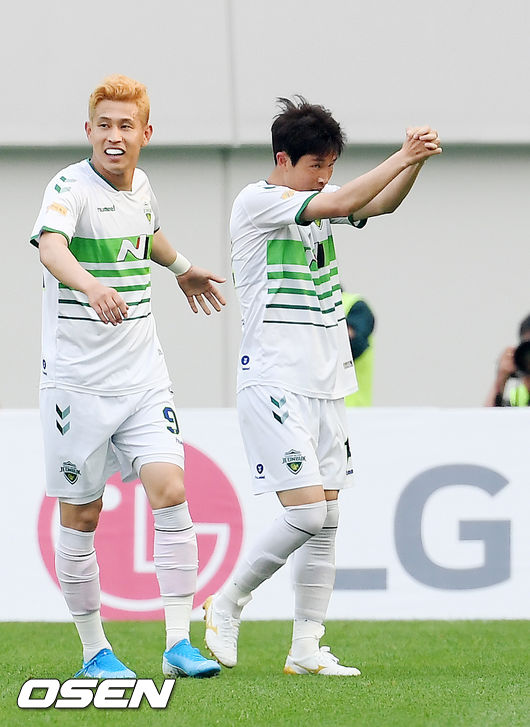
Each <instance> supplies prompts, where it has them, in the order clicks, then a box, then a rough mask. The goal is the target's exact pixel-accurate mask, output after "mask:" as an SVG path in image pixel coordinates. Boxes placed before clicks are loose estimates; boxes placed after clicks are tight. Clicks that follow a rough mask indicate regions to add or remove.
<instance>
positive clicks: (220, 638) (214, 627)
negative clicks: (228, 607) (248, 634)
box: [203, 596, 241, 668]
mask: <svg viewBox="0 0 530 727" xmlns="http://www.w3.org/2000/svg"><path fill="white" fill-rule="evenodd" d="M203 609H204V620H205V621H206V632H205V634H204V641H205V643H206V646H207V647H208V649H209V650H210V652H211V654H212V656H214V657H215V658H216V659H217V661H218V662H219V663H220V664H222V665H223V666H227V667H229V668H230V667H233V666H235V665H236V664H237V639H238V636H239V624H240V623H241V620H240V619H238V618H234V617H233V616H231V615H230V614H229V613H227V612H226V611H221V610H219V609H216V608H215V596H208V598H207V599H206V601H205V602H204V605H203Z"/></svg>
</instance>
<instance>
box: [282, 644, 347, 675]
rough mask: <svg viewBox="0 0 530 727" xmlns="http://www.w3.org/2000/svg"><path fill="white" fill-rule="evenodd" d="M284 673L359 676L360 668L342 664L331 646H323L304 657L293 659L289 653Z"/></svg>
mask: <svg viewBox="0 0 530 727" xmlns="http://www.w3.org/2000/svg"><path fill="white" fill-rule="evenodd" d="M283 673H284V674H323V675H324V676H334V677H358V676H359V675H360V673H361V672H360V671H359V669H356V668H355V667H354V666H342V664H339V660H338V659H337V657H336V656H334V655H333V654H332V653H331V651H330V650H329V646H321V647H320V649H319V650H318V651H317V652H316V654H313V655H311V656H309V657H305V658H304V659H296V660H295V659H293V657H292V656H291V654H289V655H288V657H287V661H286V662H285V666H284V668H283Z"/></svg>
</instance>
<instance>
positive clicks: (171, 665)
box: [162, 639, 221, 679]
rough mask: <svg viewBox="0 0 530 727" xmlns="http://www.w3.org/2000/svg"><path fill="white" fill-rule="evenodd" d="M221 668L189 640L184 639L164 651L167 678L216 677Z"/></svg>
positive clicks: (163, 660)
mask: <svg viewBox="0 0 530 727" xmlns="http://www.w3.org/2000/svg"><path fill="white" fill-rule="evenodd" d="M220 671H221V667H220V666H219V664H218V663H217V662H216V661H213V659H206V658H205V657H204V656H203V655H202V654H201V652H200V651H199V649H195V648H194V647H193V646H192V645H191V644H190V642H189V641H188V639H182V641H179V642H178V643H177V644H175V646H172V647H171V649H168V650H167V651H164V658H163V659H162V672H163V674H164V676H166V677H197V678H198V679H203V678H207V677H215V676H217V675H218V674H219V672H220Z"/></svg>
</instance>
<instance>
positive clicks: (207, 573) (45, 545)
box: [38, 445, 243, 620]
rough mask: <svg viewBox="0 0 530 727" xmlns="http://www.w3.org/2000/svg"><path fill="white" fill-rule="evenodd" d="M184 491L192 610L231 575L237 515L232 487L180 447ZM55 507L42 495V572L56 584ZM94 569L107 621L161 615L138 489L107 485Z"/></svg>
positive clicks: (238, 534)
mask: <svg viewBox="0 0 530 727" xmlns="http://www.w3.org/2000/svg"><path fill="white" fill-rule="evenodd" d="M185 455H186V474H185V483H186V492H187V496H188V502H189V506H190V512H191V515H192V518H193V520H194V522H195V527H196V531H197V541H198V547H199V574H198V587H197V593H196V597H195V606H199V605H201V604H202V602H203V601H204V599H205V598H206V597H207V596H209V595H210V594H211V593H214V592H215V591H216V590H218V589H219V588H220V587H221V586H222V584H223V583H224V582H225V580H226V579H227V578H228V576H229V575H230V573H231V572H232V570H233V568H234V566H235V563H236V561H237V559H238V556H239V552H240V550H241V542H242V538H243V517H242V512H241V506H240V503H239V500H238V497H237V494H236V492H235V490H234V488H233V486H232V483H231V482H230V480H229V479H228V478H227V476H226V475H225V474H224V472H223V471H222V470H221V469H220V468H219V467H218V466H217V465H216V464H215V462H213V460H211V459H210V458H209V457H207V456H206V455H205V454H204V453H203V452H201V451H200V450H199V449H196V448H194V447H192V446H190V445H185ZM57 517H58V513H57V504H56V501H55V500H54V499H51V498H47V497H45V498H44V499H43V502H42V506H41V510H40V515H39V524H38V535H39V545H40V550H41V554H42V558H43V560H44V563H45V564H46V568H47V570H48V572H49V574H50V576H51V577H52V578H53V580H54V581H55V582H57V580H56V575H55V565H54V558H55V554H54V537H55V531H56V523H57ZM96 548H97V553H98V561H99V564H100V568H101V571H100V578H101V591H102V593H101V603H102V608H101V613H102V616H103V617H104V618H106V619H134V620H148V619H157V618H162V617H163V612H162V606H161V601H160V597H159V590H158V582H157V579H156V575H155V567H154V562H153V517H152V514H151V510H150V508H149V505H148V502H147V499H146V497H145V494H144V490H143V487H142V484H141V482H140V481H139V480H137V481H136V482H128V483H125V484H124V483H123V482H122V481H121V477H120V475H119V474H116V475H113V477H111V478H110V479H109V481H108V483H107V486H106V492H105V497H104V507H103V513H102V515H101V519H100V523H99V526H98V529H97V533H96Z"/></svg>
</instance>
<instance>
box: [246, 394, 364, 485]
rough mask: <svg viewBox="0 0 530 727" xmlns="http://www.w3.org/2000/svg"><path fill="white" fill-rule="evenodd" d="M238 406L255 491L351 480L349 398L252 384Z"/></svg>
mask: <svg viewBox="0 0 530 727" xmlns="http://www.w3.org/2000/svg"><path fill="white" fill-rule="evenodd" d="M237 409H238V413H239V424H240V428H241V436H242V437H243V442H244V445H245V449H246V453H247V458H248V462H249V465H250V470H251V476H252V483H253V491H254V494H256V495H258V494H261V493H262V492H280V491H282V490H294V489H296V488H298V487H308V486H310V485H322V486H323V487H324V489H325V490H341V489H343V488H344V487H348V486H350V485H351V484H352V479H353V470H352V466H351V452H350V445H349V441H348V431H347V426H346V407H345V405H344V399H314V398H310V397H307V396H302V395H300V394H293V393H292V392H289V391H282V390H281V389H277V388H274V387H270V386H248V387H246V388H245V389H242V390H241V391H240V392H239V393H238V395H237Z"/></svg>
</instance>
